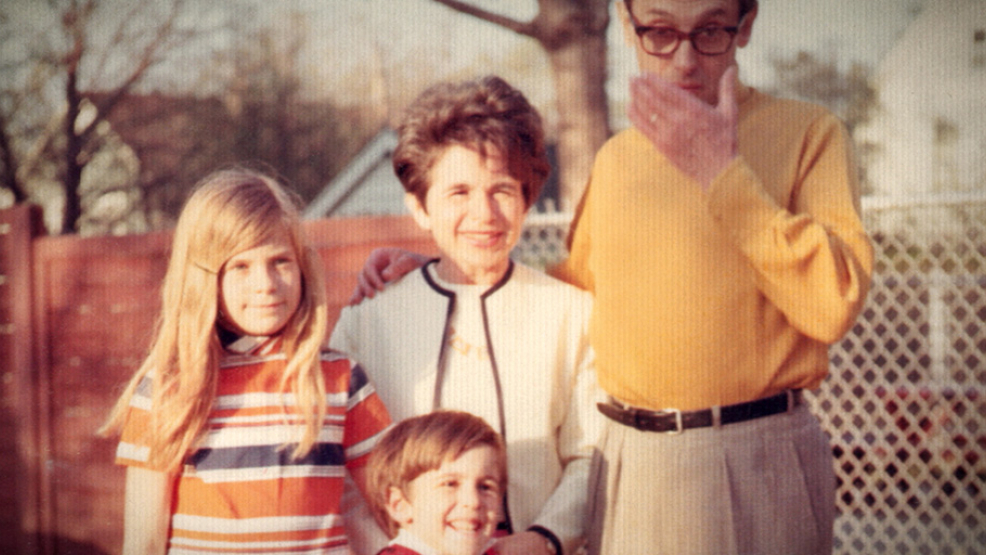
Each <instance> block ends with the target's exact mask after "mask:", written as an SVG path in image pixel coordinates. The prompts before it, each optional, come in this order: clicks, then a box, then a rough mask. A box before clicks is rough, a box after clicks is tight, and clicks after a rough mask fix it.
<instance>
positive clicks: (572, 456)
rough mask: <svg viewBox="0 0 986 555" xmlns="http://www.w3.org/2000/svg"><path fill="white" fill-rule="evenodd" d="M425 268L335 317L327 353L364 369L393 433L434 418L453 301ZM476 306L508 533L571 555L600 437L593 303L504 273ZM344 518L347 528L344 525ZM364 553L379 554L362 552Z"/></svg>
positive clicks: (369, 548)
mask: <svg viewBox="0 0 986 555" xmlns="http://www.w3.org/2000/svg"><path fill="white" fill-rule="evenodd" d="M434 262H435V261H432V262H431V263H429V264H427V265H425V266H424V267H423V268H421V269H420V270H419V271H415V272H412V273H410V274H408V275H407V276H405V277H404V278H403V279H401V280H400V281H399V282H397V283H394V284H391V285H389V286H388V287H387V289H386V290H385V291H383V292H382V293H380V294H378V295H377V296H376V297H375V298H373V299H372V300H368V301H364V302H363V303H361V304H359V305H357V306H354V307H347V308H345V309H343V311H342V314H341V315H340V317H339V321H338V323H337V324H336V327H335V331H334V332H333V333H332V339H331V341H330V346H331V347H332V348H334V349H338V350H340V351H343V352H345V353H347V354H348V355H349V356H351V357H352V358H353V359H354V360H357V361H359V363H360V364H361V365H362V366H363V367H364V368H365V369H366V372H367V373H368V374H369V376H370V378H371V379H372V380H373V381H374V383H375V385H376V389H377V393H378V394H379V396H380V398H381V399H382V400H383V402H384V404H385V405H386V406H387V408H388V410H389V411H390V415H391V417H392V418H393V419H394V421H395V422H396V421H399V420H401V419H404V418H408V417H411V416H415V415H419V414H424V413H427V412H430V411H431V410H432V409H433V404H434V398H435V395H434V392H435V386H436V381H437V380H438V379H439V375H440V374H441V371H440V364H441V362H442V359H443V355H444V353H445V351H446V349H445V348H444V347H443V343H444V338H445V334H446V331H447V329H448V327H449V318H450V316H451V314H452V307H453V303H454V302H455V294H454V293H453V292H451V291H447V290H445V289H443V288H442V287H441V286H439V285H438V284H437V283H436V282H435V281H434V279H432V277H431V275H430V274H429V268H430V267H432V266H433V264H434ZM482 299H483V301H482V308H483V318H484V324H485V327H486V334H487V337H488V338H489V344H488V345H487V349H488V352H489V354H490V360H491V363H492V364H491V366H492V369H493V371H494V372H495V374H496V376H495V377H496V379H498V380H499V383H500V389H501V395H500V397H499V403H500V407H501V408H502V414H503V417H504V427H503V429H500V430H499V431H500V432H501V433H503V434H504V439H505V441H506V443H507V460H508V473H509V487H508V489H507V503H508V513H509V518H510V522H511V524H512V528H513V530H514V531H515V532H521V531H524V530H526V529H527V528H528V527H530V526H534V525H537V526H541V527H543V528H546V529H548V530H550V531H551V532H552V533H553V534H554V535H555V536H556V537H557V538H558V539H559V540H560V542H561V544H562V546H563V550H564V553H566V554H568V553H573V552H574V550H575V547H576V546H577V545H578V544H579V542H580V541H581V538H582V535H583V532H584V526H585V520H586V517H587V515H586V497H587V491H588V483H587V482H588V476H589V464H590V459H591V456H592V452H593V449H594V447H595V446H596V442H597V439H598V437H599V430H600V429H601V425H600V419H601V416H600V415H599V413H598V411H597V410H596V407H595V403H596V402H598V401H600V400H601V397H600V395H601V390H600V389H599V388H598V386H597V384H596V377H595V370H594V367H593V364H594V355H593V352H592V349H591V348H590V346H589V341H588V326H589V316H590V312H591V310H592V297H591V295H590V294H588V293H586V292H585V291H581V290H579V289H577V288H575V287H572V286H570V285H568V284H565V283H563V282H561V281H558V280H556V279H554V278H552V277H549V276H547V275H545V274H543V273H541V272H538V271H536V270H533V269H531V268H528V267H526V266H523V265H520V264H515V263H511V268H510V269H509V270H508V271H507V273H506V275H505V276H504V277H503V279H501V281H500V282H499V283H497V284H496V285H494V286H492V287H491V288H490V289H489V290H488V291H487V292H486V293H484V294H483V296H482ZM486 383H488V382H486ZM446 393H447V392H446ZM491 393H493V394H495V392H491ZM490 425H492V426H493V427H494V428H500V425H499V423H497V422H490ZM347 518H350V524H351V525H356V523H355V522H352V514H350V515H349V516H347ZM352 527H353V526H351V528H352ZM376 532H379V531H378V530H377V531H376ZM362 535H363V531H357V530H353V533H352V534H351V536H353V537H352V538H351V541H352V542H353V544H354V546H355V547H356V548H357V551H358V552H359V553H364V552H366V553H375V552H376V551H375V549H378V548H379V547H382V546H383V545H385V544H386V540H385V539H384V537H383V535H382V533H381V534H376V535H377V538H376V539H375V540H372V539H371V540H365V539H361V538H360V536H362ZM367 541H369V542H370V543H372V544H376V543H380V545H379V546H377V545H360V544H362V543H365V542H367ZM364 549H366V551H364Z"/></svg>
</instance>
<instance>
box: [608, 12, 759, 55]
mask: <svg viewBox="0 0 986 555" xmlns="http://www.w3.org/2000/svg"><path fill="white" fill-rule="evenodd" d="M627 13H628V14H630V21H631V22H632V23H633V30H634V31H635V32H636V33H637V37H638V38H639V39H640V45H641V46H643V48H644V52H647V53H648V54H650V55H651V56H670V55H672V54H674V53H675V51H677V50H678V46H680V45H681V41H682V40H685V39H688V41H689V42H691V43H692V48H694V49H695V51H696V52H698V53H699V54H704V55H706V56H718V55H720V54H725V53H726V52H728V51H729V49H730V47H732V46H733V40H734V39H735V38H736V33H738V32H739V28H740V26H741V25H743V20H744V19H746V15H744V16H743V17H741V18H740V20H739V23H737V24H736V25H735V26H732V27H720V26H718V25H710V26H708V27H699V28H698V29H695V30H693V31H690V32H688V33H685V32H683V31H679V30H677V29H675V28H674V27H666V26H661V27H649V26H646V25H641V24H640V22H638V21H637V18H636V17H635V16H634V15H633V12H632V11H630V8H629V7H628V8H627Z"/></svg>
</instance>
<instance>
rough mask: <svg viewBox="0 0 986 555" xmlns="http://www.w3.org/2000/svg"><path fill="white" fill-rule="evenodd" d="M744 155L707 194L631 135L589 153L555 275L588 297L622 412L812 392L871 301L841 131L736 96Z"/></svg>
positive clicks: (867, 255)
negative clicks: (624, 406)
mask: <svg viewBox="0 0 986 555" xmlns="http://www.w3.org/2000/svg"><path fill="white" fill-rule="evenodd" d="M739 150H740V156H739V157H737V158H736V159H735V160H734V161H733V162H732V163H731V165H730V166H729V167H728V168H727V169H726V170H725V171H724V172H723V173H722V174H720V175H719V176H718V177H717V178H716V179H715V181H714V182H713V184H712V187H711V189H710V190H709V192H708V193H705V192H703V191H702V190H701V189H700V188H699V186H698V184H696V183H695V182H693V181H692V180H690V179H689V178H688V177H687V176H685V175H684V174H682V173H681V172H680V171H678V169H677V168H675V167H674V166H673V165H672V164H671V163H670V162H669V161H667V160H666V159H665V158H664V157H663V155H661V154H660V153H659V152H658V151H657V150H656V149H655V148H654V146H653V145H652V144H651V143H650V142H649V141H648V140H647V139H646V138H645V137H644V136H643V135H642V134H640V133H639V132H638V131H636V130H635V129H629V130H626V131H624V132H622V133H620V134H618V135H616V136H615V137H613V138H612V139H610V140H609V141H608V142H607V143H606V145H604V146H603V148H602V149H601V150H600V152H599V154H598V155H597V157H596V162H595V166H594V168H593V171H592V176H591V179H590V183H589V186H588V188H587V190H586V196H585V198H584V199H583V204H582V206H581V207H580V212H579V214H578V216H577V220H576V221H575V222H574V223H573V228H572V229H573V233H572V237H571V245H570V247H571V256H570V258H569V259H568V260H567V261H566V262H565V263H563V264H562V265H560V266H559V267H557V268H555V269H553V273H554V274H555V275H556V276H558V277H560V278H562V279H564V280H566V281H569V282H571V283H574V284H576V285H579V286H581V287H583V288H585V289H589V290H591V291H593V292H594V293H595V297H596V302H595V312H594V314H593V318H592V323H591V328H590V338H591V341H592V344H593V347H594V348H595V350H596V355H597V360H596V367H597V372H598V375H599V380H600V382H601V384H602V386H603V388H605V389H606V390H607V391H608V392H609V393H610V394H611V395H613V396H615V397H617V398H619V399H621V400H623V401H624V402H626V403H630V404H633V405H637V406H641V407H648V408H653V409H661V408H672V407H673V408H678V409H682V410H691V409H698V408H705V407H709V406H712V405H724V404H731V403H737V402H742V401H748V400H752V399H756V398H759V397H764V396H768V395H772V394H775V393H779V392H781V391H783V390H784V389H786V388H814V387H817V386H818V385H819V383H820V382H821V381H822V379H823V378H824V377H825V376H826V375H827V372H828V354H827V345H828V344H830V343H833V342H835V341H837V340H838V339H839V338H841V337H842V336H843V334H845V332H846V331H847V330H848V329H849V328H850V326H852V324H853V322H854V321H855V318H856V315H857V313H858V312H859V310H860V307H861V305H862V303H863V301H864V299H865V297H866V293H867V290H868V287H869V280H870V274H871V271H872V264H873V253H872V247H871V245H870V242H869V239H868V237H867V235H866V232H865V231H864V229H863V226H862V223H861V222H860V218H859V206H858V205H859V203H858V200H859V191H858V182H857V170H856V166H855V164H854V161H853V155H852V146H851V142H850V138H849V136H848V134H847V132H846V130H845V128H844V126H843V125H842V123H841V122H840V121H839V120H838V119H837V118H836V117H835V116H833V115H832V114H830V113H829V112H827V111H826V110H824V109H823V108H820V107H818V106H814V105H811V104H806V103H802V102H796V101H791V100H782V99H776V98H773V97H770V96H767V95H764V94H762V93H759V92H757V91H755V90H753V89H749V88H741V92H740V124H739Z"/></svg>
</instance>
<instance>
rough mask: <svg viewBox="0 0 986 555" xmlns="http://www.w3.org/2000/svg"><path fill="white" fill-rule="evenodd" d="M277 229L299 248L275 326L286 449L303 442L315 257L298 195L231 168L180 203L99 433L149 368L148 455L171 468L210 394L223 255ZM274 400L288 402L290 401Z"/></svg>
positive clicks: (315, 391)
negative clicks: (136, 338)
mask: <svg viewBox="0 0 986 555" xmlns="http://www.w3.org/2000/svg"><path fill="white" fill-rule="evenodd" d="M282 232H286V233H287V235H288V236H289V237H290V241H291V243H292V245H293V247H294V250H295V253H296V255H297V257H298V262H299V266H300V269H301V274H302V282H303V287H302V296H301V302H300V303H299V305H298V309H297V311H296V312H295V314H294V315H293V316H292V317H291V319H290V320H289V321H288V323H287V324H286V325H285V327H284V329H283V330H282V331H281V333H280V336H281V338H282V341H283V343H282V344H283V352H284V353H285V355H286V356H287V365H286V368H285V371H284V376H283V377H282V380H281V391H282V395H283V394H285V393H287V392H289V391H290V392H291V393H293V394H294V397H295V403H296V404H297V410H298V411H299V412H300V413H301V416H302V418H303V421H304V426H302V427H301V430H300V431H299V437H298V442H297V445H296V446H295V447H294V450H293V452H292V455H293V456H294V457H302V456H304V455H306V454H307V453H308V452H310V451H311V449H312V447H313V446H314V444H315V443H316V441H317V439H318V436H319V432H320V431H321V427H322V424H323V422H324V420H325V414H326V398H325V381H324V379H323V376H322V372H321V364H320V353H321V348H322V345H323V344H324V341H325V335H326V329H327V320H328V316H327V308H326V300H325V282H324V278H323V271H322V264H321V260H320V258H319V256H318V253H316V252H315V251H314V249H313V248H311V247H310V246H309V245H308V243H307V240H306V238H305V236H304V232H303V229H302V226H301V218H300V215H299V212H298V203H297V200H296V198H295V197H293V196H292V195H290V194H289V193H288V192H287V191H286V190H285V189H284V188H283V187H281V186H280V185H279V184H278V182H277V181H275V180H274V179H272V178H270V177H268V176H266V175H264V174H261V173H258V172H255V171H252V170H246V169H239V168H238V169H230V170H221V171H218V172H216V173H213V174H211V175H209V176H207V177H206V178H205V179H203V180H202V181H201V182H200V183H199V184H198V185H197V186H196V189H195V192H194V193H193V194H192V196H191V197H189V199H188V201H187V203H186V204H185V207H184V209H183V210H182V213H181V216H180V217H179V219H178V225H177V227H176V228H175V234H174V240H173V242H172V251H171V258H170V260H169V262H168V269H167V273H166V274H165V278H164V284H163V286H162V308H161V314H160V316H159V318H158V322H157V330H156V333H155V338H154V341H153V343H152V346H151V349H150V352H149V354H148V356H147V358H146V359H145V360H144V362H143V364H141V366H140V368H139V369H138V370H137V372H136V374H135V375H134V377H133V378H132V379H131V380H130V383H129V384H128V385H127V387H126V389H125V390H124V392H123V394H122V395H121V397H120V399H119V400H118V401H117V403H116V405H115V406H114V408H113V410H112V412H111V413H110V416H109V418H108V420H107V422H106V424H105V425H104V426H103V428H102V429H101V430H100V433H102V434H104V435H105V434H109V433H113V432H116V431H118V430H119V429H120V428H122V426H123V424H124V422H125V421H126V419H127V415H128V412H129V405H130V401H131V399H132V397H133V395H134V392H135V391H136V390H137V386H138V385H139V384H140V383H141V381H143V380H144V379H145V378H147V377H150V378H151V380H152V384H153V392H152V404H151V427H150V429H151V430H153V433H151V434H148V437H147V438H146V441H147V444H148V446H149V447H150V455H149V457H150V458H149V462H150V464H151V465H152V466H154V467H156V468H161V469H164V470H167V471H175V470H177V469H178V468H179V466H180V465H181V463H182V460H183V459H184V457H185V456H186V455H187V454H188V453H189V452H190V450H191V449H192V448H193V446H194V444H195V441H196V440H197V438H198V437H199V435H200V434H201V433H202V431H203V429H204V427H205V423H206V420H207V419H208V417H209V412H210V410H211V408H212V405H213V402H214V401H215V398H216V390H217V387H216V386H217V383H218V380H219V362H220V359H221V357H222V352H223V348H222V345H221V344H220V341H219V335H218V332H217V329H216V325H217V318H218V316H219V281H220V275H221V272H222V270H223V265H224V264H225V263H226V261H227V260H229V259H230V258H231V257H233V256H234V255H236V254H238V253H240V252H243V251H245V250H249V249H251V248H254V247H256V246H259V245H260V244H261V243H264V242H265V241H267V240H268V239H271V238H273V237H275V236H276V235H277V234H278V233H282ZM282 402H283V403H284V407H285V411H286V412H287V411H288V403H287V402H286V401H282ZM285 447H287V446H285Z"/></svg>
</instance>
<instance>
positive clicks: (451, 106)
mask: <svg viewBox="0 0 986 555" xmlns="http://www.w3.org/2000/svg"><path fill="white" fill-rule="evenodd" d="M397 133H398V140H397V148H395V149H394V156H393V164H394V173H395V174H397V178H398V179H400V181H401V185H403V186H404V190H405V191H407V192H408V193H411V194H412V195H414V196H415V197H416V198H417V199H418V201H419V202H420V203H421V206H426V204H425V196H426V195H427V194H428V187H429V185H430V183H429V173H430V172H431V169H432V167H434V165H435V162H436V161H437V160H438V157H439V156H440V155H441V154H442V153H443V152H444V151H445V148H446V147H449V146H452V145H459V146H463V147H466V148H469V149H471V150H474V151H476V152H478V153H479V154H480V155H482V156H483V157H486V156H489V155H490V149H491V148H493V149H495V150H496V151H497V153H498V154H500V155H502V156H504V157H505V158H506V163H507V171H508V172H509V173H510V176H511V177H513V178H514V179H516V180H517V181H520V183H521V186H522V190H523V193H524V203H525V206H526V207H527V208H530V207H531V205H533V204H534V203H535V202H536V201H537V199H538V196H539V195H540V194H541V188H542V187H543V186H544V182H545V180H547V178H548V174H549V173H550V172H551V165H550V164H549V163H548V155H547V151H546V149H545V145H544V129H543V128H542V124H541V116H540V114H538V112H537V110H536V109H535V108H534V107H533V106H531V104H530V103H529V102H528V101H527V98H525V97H524V95H523V94H522V93H521V92H520V91H518V90H517V89H515V88H513V87H511V86H510V85H509V84H507V82H506V81H504V80H503V79H501V78H499V77H496V76H487V77H483V78H482V79H477V80H474V81H463V82H459V83H439V84H437V85H434V86H432V87H430V88H429V89H427V90H426V91H424V92H423V93H421V95H420V96H419V97H418V98H417V99H415V101H414V102H413V103H411V105H410V106H408V108H407V110H405V112H404V117H403V120H402V121H401V124H400V125H399V126H398V129H397Z"/></svg>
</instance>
